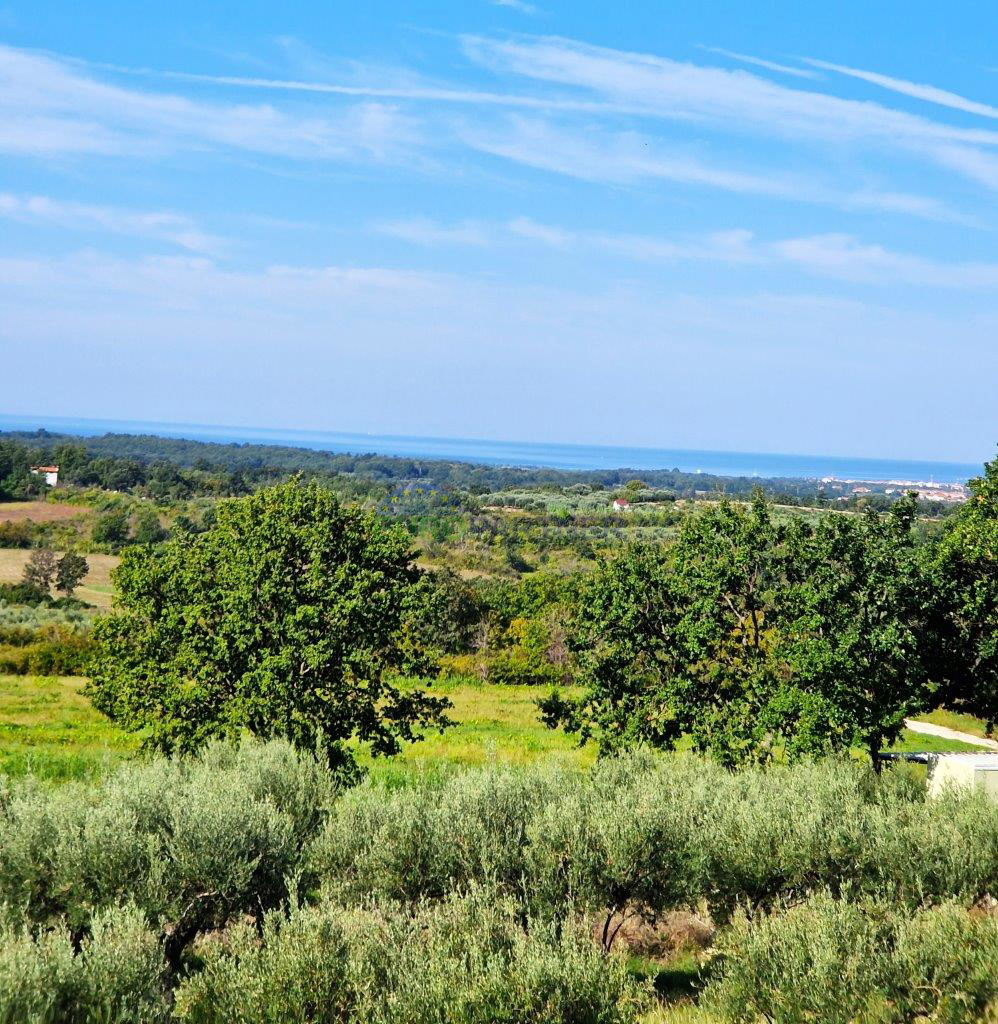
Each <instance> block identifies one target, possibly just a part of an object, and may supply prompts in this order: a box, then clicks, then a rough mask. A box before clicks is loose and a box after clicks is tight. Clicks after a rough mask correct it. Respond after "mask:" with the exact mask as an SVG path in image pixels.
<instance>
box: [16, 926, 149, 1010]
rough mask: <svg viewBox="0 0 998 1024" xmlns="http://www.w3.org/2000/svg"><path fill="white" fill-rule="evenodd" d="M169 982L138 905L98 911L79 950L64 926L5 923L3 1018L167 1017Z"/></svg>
mask: <svg viewBox="0 0 998 1024" xmlns="http://www.w3.org/2000/svg"><path fill="white" fill-rule="evenodd" d="M165 983H166V964H165V962H164V960H163V953H162V950H161V948H160V945H159V942H158V941H157V938H156V936H155V934H154V933H153V932H152V931H151V930H150V929H149V927H148V926H147V924H146V921H145V918H144V917H143V915H142V914H141V912H139V911H138V910H136V909H135V908H134V907H127V906H126V907H123V908H112V909H109V910H108V911H106V912H102V913H100V914H98V915H97V916H96V917H95V918H94V922H93V929H92V932H91V934H90V936H89V937H87V938H85V939H84V940H83V942H82V943H81V944H80V948H79V952H78V953H74V950H73V944H72V941H71V938H70V935H69V934H68V933H67V932H66V931H65V929H63V928H55V929H53V930H51V931H41V932H39V933H38V934H37V935H32V934H31V933H30V932H29V931H26V930H24V929H23V928H21V929H17V928H12V927H10V926H7V928H5V929H4V930H3V931H0V1021H3V1022H4V1024H21V1022H25V1021H30V1022H32V1024H50V1022H51V1024H95V1022H100V1024H156V1022H157V1021H164V1022H165V1021H166V1020H168V1019H169V1009H168V1005H167V1001H166V999H165V992H166V989H165Z"/></svg>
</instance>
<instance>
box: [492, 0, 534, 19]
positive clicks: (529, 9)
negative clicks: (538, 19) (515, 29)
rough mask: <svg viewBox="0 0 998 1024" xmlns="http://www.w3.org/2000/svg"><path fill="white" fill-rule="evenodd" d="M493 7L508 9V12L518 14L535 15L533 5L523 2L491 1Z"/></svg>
mask: <svg viewBox="0 0 998 1024" xmlns="http://www.w3.org/2000/svg"><path fill="white" fill-rule="evenodd" d="M491 3H492V5H493V6H495V7H508V8H510V10H513V11H519V13H520V14H528V15H534V14H537V13H538V11H537V8H536V7H535V6H534V5H533V4H528V3H524V0H491Z"/></svg>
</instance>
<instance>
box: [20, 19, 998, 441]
mask: <svg viewBox="0 0 998 1024" xmlns="http://www.w3.org/2000/svg"><path fill="white" fill-rule="evenodd" d="M994 40H995V18H994V9H993V5H992V4H986V3H983V2H982V3H971V2H951V3H948V4H938V3H927V2H912V0H908V2H904V3H901V2H894V0H891V2H881V3H877V4H870V3H868V2H863V3H859V2H840V3H837V4H834V5H801V4H799V3H795V4H791V3H788V2H770V3H762V2H753V3H748V2H741V3H735V2H730V0H729V2H716V3H709V4H651V3H632V4H616V5H603V4H601V5H595V4H588V3H582V4H580V3H567V2H559V3H554V2H545V0H537V3H536V4H535V3H533V2H531V3H526V2H522V0H505V2H501V3H500V2H488V0H481V2H479V0H464V2H462V3H457V2H437V3H427V4H419V5H414V4H405V3H389V2H381V0H368V2H366V3H364V4H315V3H308V4H305V3H296V2H286V3H283V4H273V3H250V2H243V3H239V4H221V3H205V2H202V3H189V2H184V0H180V2H174V3H171V4H155V5H153V4H135V3H127V4H126V3H109V2H101V0H96V2H94V3H91V4H87V5H83V4H68V3H50V2H45V0H32V2H31V3H28V2H24V0H6V2H5V0H0V370H2V372H3V376H4V377H5V378H6V381H5V387H4V389H3V401H2V404H0V411H3V412H6V413H11V414H17V413H33V414H40V415H41V414H49V415H60V416H89V417H97V418H109V417H117V418H121V419H146V420H163V421H173V422H201V423H225V424H234V425H253V426H269V427H300V428H308V429H326V430H344V431H367V432H372V433H406V434H424V435H442V436H471V437H486V438H496V439H513V440H540V441H578V442H591V443H601V442H602V443H614V444H616V443H619V444H643V445H651V446H656V445H659V446H669V447H679V448H701V449H709V448H717V449H734V450H749V451H797V452H810V453H816V454H855V455H869V456H886V457H898V458H904V457H912V458H939V459H964V460H980V459H983V458H985V457H989V456H990V455H991V454H993V452H994V446H995V443H996V441H998V401H996V397H998V387H996V384H998V248H996V235H995V229H996V227H998V218H996V203H995V200H996V196H998V70H996V69H998V52H996V51H995V48H994V45H993V44H994Z"/></svg>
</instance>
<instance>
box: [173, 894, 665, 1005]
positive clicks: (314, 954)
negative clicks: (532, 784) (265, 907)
mask: <svg viewBox="0 0 998 1024" xmlns="http://www.w3.org/2000/svg"><path fill="white" fill-rule="evenodd" d="M646 1002H647V996H646V993H645V991H644V989H643V988H642V987H641V986H639V985H638V984H636V983H635V982H633V981H632V980H631V979H630V977H629V975H628V972H627V969H626V965H625V964H624V963H623V962H622V961H621V960H619V959H616V958H612V957H603V956H601V955H600V954H599V951H598V950H597V949H596V947H594V946H593V944H592V942H591V940H590V939H589V937H588V935H587V934H586V933H585V932H584V931H582V930H580V929H578V928H575V927H568V928H564V929H562V930H561V931H560V932H558V931H556V930H555V929H552V928H550V927H545V926H543V925H537V926H535V927H530V928H529V929H526V930H525V929H524V928H523V927H522V924H521V923H520V921H519V918H518V914H517V912H516V908H515V907H514V906H513V905H511V904H510V903H509V902H508V901H505V900H503V899H502V898H501V897H500V896H498V895H497V894H496V893H494V892H492V891H489V890H474V891H472V892H471V893H470V894H469V895H467V896H451V897H449V898H447V899H446V900H444V901H443V902H442V903H437V904H417V905H415V906H400V905H397V904H394V905H393V904H387V905H383V906H372V905H367V906H362V907H357V908H354V909H350V910H348V909H344V908H341V907H337V906H336V905H334V904H325V905H322V906H319V907H317V908H311V909H300V908H294V909H292V911H291V913H290V914H289V915H288V916H287V917H284V915H279V914H274V915H271V916H270V917H269V918H268V920H267V923H266V925H265V928H264V936H263V943H262V945H257V944H256V943H254V942H253V941H251V940H249V936H248V935H247V934H246V933H245V932H243V933H242V935H241V936H240V937H239V940H238V941H237V942H236V943H234V944H233V945H232V946H231V947H230V948H229V949H217V950H216V951H214V952H213V953H212V954H209V955H208V956H207V959H206V967H205V969H204V970H203V971H202V972H201V973H200V974H198V975H196V976H195V977H193V978H192V979H191V980H190V981H188V982H187V983H185V984H184V985H183V986H182V987H181V989H180V990H179V992H178V994H177V1015H178V1017H179V1018H180V1019H181V1020H182V1021H188V1022H191V1024H216V1022H218V1024H221V1022H223V1021H226V1022H227V1021H230V1020H239V1021H243V1022H245V1024H258V1022H259V1024H270V1022H274V1024H277V1022H278V1021H286V1020H323V1021H344V1022H345V1021H358V1022H360V1021H363V1022H365V1024H413V1022H417V1021H418V1022H424V1021H433V1022H439V1024H502V1022H509V1024H513V1022H520V1021H528V1020H529V1021H531V1022H538V1024H562V1022H564V1024H618V1022H619V1024H623V1022H625V1021H635V1020H636V1019H637V1017H638V1014H639V1013H640V1012H641V1010H643V1009H644V1008H645V1005H646Z"/></svg>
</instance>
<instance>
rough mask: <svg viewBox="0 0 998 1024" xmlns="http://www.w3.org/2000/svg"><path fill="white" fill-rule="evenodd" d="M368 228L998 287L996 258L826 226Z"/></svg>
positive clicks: (836, 275)
mask: <svg viewBox="0 0 998 1024" xmlns="http://www.w3.org/2000/svg"><path fill="white" fill-rule="evenodd" d="M375 230H378V231H380V232H381V233H386V234H391V235H394V236H395V237H398V238H402V239H404V240H406V241H412V242H416V243H417V244H422V245H450V246H468V245H471V246H485V245H500V244H504V243H508V242H510V241H516V240H519V241H527V242H530V243H534V244H536V245H541V246H544V247H547V248H551V249H557V250H560V251H562V252H573V253H602V254H604V255H609V256H613V257H622V258H624V259H627V260H634V261H639V262H652V263H691V262H707V263H718V264H725V265H727V266H730V267H745V268H750V269H753V268H754V269H773V268H779V267H784V268H786V267H790V268H794V269H796V270H800V271H803V272H805V273H807V274H810V275H813V276H816V277H822V278H827V279H832V280H836V281H850V282H853V283H857V284H871V285H877V286H894V285H905V286H914V287H918V288H939V289H946V290H952V289H957V290H964V291H982V292H988V291H992V290H994V289H998V263H990V262H984V261H977V262H973V261H955V262H947V261H944V260H937V259H929V258H926V257H923V256H919V255H916V254H913V253H905V252H899V251H897V250H892V249H890V248H889V247H887V246H883V245H880V244H878V243H870V242H864V241H862V240H861V239H859V238H857V237H855V236H853V235H850V234H847V233H844V232H829V233H824V234H812V235H802V236H794V237H790V238H783V239H776V240H766V239H763V238H760V237H758V236H757V235H756V234H755V233H754V232H752V231H749V230H747V229H744V228H733V229H730V230H727V231H710V232H704V233H699V234H684V235H678V236H676V237H671V238H670V237H663V236H656V235H641V234H633V233H621V232H617V233H614V232H607V231H592V230H586V229H579V228H572V227H566V226H563V225H556V224H546V223H541V222H538V221H536V220H533V219H531V218H529V217H516V218H514V219H512V220H510V221H505V222H493V223H486V222H476V223H474V224H473V225H471V224H469V223H467V222H464V223H459V224H445V223H440V222H438V221H434V220H431V219H429V218H415V219H412V220H408V221H401V222H398V223H396V224H393V225H375Z"/></svg>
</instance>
